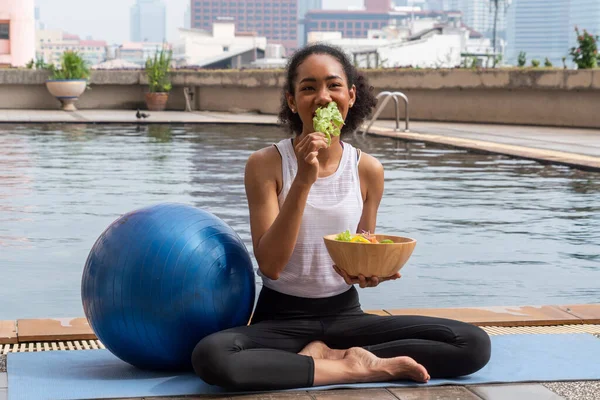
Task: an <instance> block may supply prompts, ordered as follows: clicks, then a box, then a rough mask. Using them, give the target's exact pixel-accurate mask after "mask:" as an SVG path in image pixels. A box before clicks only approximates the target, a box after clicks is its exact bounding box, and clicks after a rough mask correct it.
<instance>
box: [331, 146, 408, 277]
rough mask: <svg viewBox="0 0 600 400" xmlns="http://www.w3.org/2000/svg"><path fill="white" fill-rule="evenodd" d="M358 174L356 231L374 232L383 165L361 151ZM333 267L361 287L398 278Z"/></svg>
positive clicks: (379, 199)
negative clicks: (350, 272) (360, 200)
mask: <svg viewBox="0 0 600 400" xmlns="http://www.w3.org/2000/svg"><path fill="white" fill-rule="evenodd" d="M358 174H359V177H360V188H361V194H362V198H363V212H362V215H361V217H360V222H359V223H358V227H357V229H356V233H362V232H363V231H367V232H370V233H374V232H375V227H376V225H377V211H378V210H379V204H380V203H381V198H382V197H383V182H384V175H383V166H382V165H381V163H380V162H379V161H378V160H377V159H376V158H375V157H373V156H370V155H368V154H365V153H362V156H361V160H360V164H359V168H358ZM334 269H335V270H336V272H337V273H338V274H340V275H341V276H342V277H343V278H344V280H345V281H346V283H347V284H349V285H354V284H358V285H359V286H360V287H361V288H365V287H375V286H377V285H379V284H380V283H381V282H384V281H387V280H395V279H398V278H400V274H395V275H392V276H388V277H384V276H381V277H377V276H372V277H365V276H363V275H359V276H349V275H348V274H347V273H346V272H345V271H343V270H341V269H339V268H338V267H337V266H335V265H334Z"/></svg>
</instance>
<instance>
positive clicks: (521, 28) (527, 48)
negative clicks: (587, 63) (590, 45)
mask: <svg viewBox="0 0 600 400" xmlns="http://www.w3.org/2000/svg"><path fill="white" fill-rule="evenodd" d="M575 26H577V27H578V28H579V30H580V31H583V29H586V30H587V31H588V32H590V33H591V34H593V35H600V2H599V1H598V0H554V1H552V2H547V3H546V2H539V1H536V0H513V1H512V4H511V6H510V7H509V9H508V21H507V41H508V44H507V46H508V49H507V59H508V61H509V62H510V63H511V64H516V63H517V60H518V57H519V53H520V52H525V53H526V57H527V64H528V65H531V60H533V59H536V60H538V61H540V64H541V65H543V63H544V60H545V59H546V57H547V58H548V59H549V60H550V62H551V63H552V64H553V65H555V66H562V65H563V57H566V59H565V63H566V64H567V66H569V67H574V63H573V62H572V58H571V56H570V55H569V51H570V49H571V47H576V46H577V36H576V34H575Z"/></svg>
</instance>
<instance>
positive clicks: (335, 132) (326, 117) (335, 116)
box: [313, 101, 344, 145]
mask: <svg viewBox="0 0 600 400" xmlns="http://www.w3.org/2000/svg"><path fill="white" fill-rule="evenodd" d="M315 114H316V115H315V116H314V117H313V125H314V128H315V131H317V132H322V133H323V134H325V136H327V144H328V145H329V144H331V137H332V136H339V135H340V133H341V129H342V126H343V125H344V118H343V117H342V114H341V113H340V110H339V109H338V106H337V104H336V103H335V101H332V102H330V103H329V104H328V105H327V107H319V108H317V111H316V112H315Z"/></svg>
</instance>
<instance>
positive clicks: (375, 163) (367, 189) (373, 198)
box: [356, 152, 384, 233]
mask: <svg viewBox="0 0 600 400" xmlns="http://www.w3.org/2000/svg"><path fill="white" fill-rule="evenodd" d="M358 174H359V177H360V187H361V193H362V196H363V212H362V215H361V217H360V222H359V223H358V227H357V230H356V233H362V232H363V231H367V232H370V233H374V232H375V228H376V225H377V211H378V210H379V204H380V203H381V198H382V197H383V181H384V176H383V166H382V165H381V163H380V162H379V160H377V159H376V158H375V157H373V156H371V155H369V154H365V153H364V152H363V153H362V155H361V159H360V164H359V167H358Z"/></svg>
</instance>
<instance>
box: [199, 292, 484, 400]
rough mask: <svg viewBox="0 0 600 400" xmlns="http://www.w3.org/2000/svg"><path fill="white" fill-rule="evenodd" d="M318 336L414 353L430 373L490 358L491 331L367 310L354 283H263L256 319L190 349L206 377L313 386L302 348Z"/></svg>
mask: <svg viewBox="0 0 600 400" xmlns="http://www.w3.org/2000/svg"><path fill="white" fill-rule="evenodd" d="M315 340H320V341H323V342H324V343H325V344H326V345H328V346H329V347H330V348H332V349H348V348H350V347H362V348H364V349H366V350H368V351H370V352H372V353H373V354H375V355H376V356H378V357H382V358H388V357H396V356H409V357H412V358H413V359H415V360H416V361H417V362H418V363H420V364H422V365H423V366H424V367H425V368H426V369H427V372H428V373H429V375H430V376H431V377H432V378H449V377H457V376H462V375H468V374H471V373H473V372H476V371H478V370H479V369H481V368H483V367H484V366H485V365H486V364H487V362H488V361H489V359H490V353H491V346H490V339H489V336H488V335H487V333H486V332H485V331H483V330H482V329H480V328H479V327H477V326H474V325H471V324H467V323H463V322H459V321H454V320H449V319H442V318H431V317H423V316H379V315H373V314H367V313H364V312H363V311H362V309H361V307H360V303H359V300H358V293H357V290H356V289H355V288H354V286H353V287H352V288H351V289H349V290H348V291H347V292H345V293H342V294H340V295H337V296H334V297H329V298H321V299H308V298H300V297H295V296H289V295H285V294H282V293H279V292H276V291H274V290H271V289H268V288H266V287H263V289H262V290H261V293H260V296H259V299H258V302H257V305H256V310H255V312H254V316H253V318H252V322H251V324H250V325H248V326H241V327H236V328H232V329H227V330H224V331H221V332H217V333H214V334H212V335H209V336H207V337H206V338H204V339H203V340H201V341H200V342H199V343H198V345H197V346H196V348H195V349H194V352H193V355H192V364H193V366H194V370H195V372H196V374H197V375H198V376H199V377H200V378H202V379H203V380H204V381H205V382H206V383H209V384H212V385H218V386H222V387H226V388H230V389H236V390H283V389H291V388H301V387H310V386H313V377H314V360H313V358H312V357H308V356H304V355H299V354H297V353H298V352H299V351H300V350H302V349H303V348H304V347H305V346H306V345H307V344H308V343H310V342H312V341H315Z"/></svg>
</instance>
